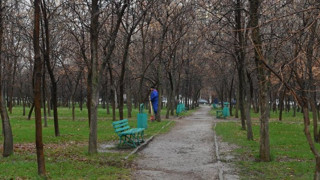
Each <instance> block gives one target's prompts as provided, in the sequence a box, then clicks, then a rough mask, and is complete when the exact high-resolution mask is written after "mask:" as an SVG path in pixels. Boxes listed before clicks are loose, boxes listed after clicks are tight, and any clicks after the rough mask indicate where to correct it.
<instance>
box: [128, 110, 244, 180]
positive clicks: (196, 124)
mask: <svg viewBox="0 0 320 180" xmlns="http://www.w3.org/2000/svg"><path fill="white" fill-rule="evenodd" d="M209 111H210V106H202V107H201V108H200V109H199V110H198V111H196V112H194V113H193V114H192V115H191V116H188V117H184V118H181V119H177V120H175V121H176V125H175V127H173V128H172V129H171V131H170V132H168V133H167V134H164V135H159V136H157V137H155V138H154V139H153V141H152V142H150V143H149V144H148V145H147V147H145V148H144V149H143V150H142V151H140V152H139V156H140V157H139V158H137V161H136V162H135V163H134V164H135V166H134V172H133V179H137V180H149V179H150V180H151V179H152V180H157V179H161V180H162V179H165V180H171V179H172V180H180V179H181V180H182V179H183V180H189V179H190V180H191V179H192V180H194V179H206V180H207V179H218V180H222V179H239V177H238V176H237V175H236V171H235V169H234V167H233V164H232V161H233V159H234V157H233V156H232V155H231V153H230V151H231V150H232V149H233V148H234V147H235V146H234V145H229V144H227V143H225V142H221V140H220V138H218V137H217V136H216V135H215V132H214V131H213V127H214V125H215V123H216V122H218V121H219V120H217V119H216V118H214V117H212V116H210V115H209V114H208V113H209Z"/></svg>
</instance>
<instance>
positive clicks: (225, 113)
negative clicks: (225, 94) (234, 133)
mask: <svg viewBox="0 0 320 180" xmlns="http://www.w3.org/2000/svg"><path fill="white" fill-rule="evenodd" d="M222 114H223V116H224V117H229V116H230V111H229V103H228V102H224V103H223V109H222Z"/></svg>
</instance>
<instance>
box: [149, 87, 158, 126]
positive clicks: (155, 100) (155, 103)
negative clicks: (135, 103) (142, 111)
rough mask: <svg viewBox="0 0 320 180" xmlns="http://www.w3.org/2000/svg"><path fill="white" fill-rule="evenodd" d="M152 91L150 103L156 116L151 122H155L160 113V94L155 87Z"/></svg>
mask: <svg viewBox="0 0 320 180" xmlns="http://www.w3.org/2000/svg"><path fill="white" fill-rule="evenodd" d="M150 90H151V94H150V101H151V103H152V107H153V112H154V116H153V117H151V120H152V121H153V120H155V117H156V115H157V112H158V101H159V94H158V91H157V90H156V89H155V88H154V87H153V86H152V87H151V88H150Z"/></svg>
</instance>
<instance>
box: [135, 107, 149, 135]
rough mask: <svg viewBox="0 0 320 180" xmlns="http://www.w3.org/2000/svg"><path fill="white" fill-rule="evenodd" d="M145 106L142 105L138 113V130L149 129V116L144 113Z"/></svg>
mask: <svg viewBox="0 0 320 180" xmlns="http://www.w3.org/2000/svg"><path fill="white" fill-rule="evenodd" d="M143 110H144V104H140V110H139V113H138V117H137V118H138V120H137V128H145V129H147V127H148V116H147V114H146V113H143Z"/></svg>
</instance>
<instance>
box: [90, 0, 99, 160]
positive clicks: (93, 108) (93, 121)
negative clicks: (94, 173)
mask: <svg viewBox="0 0 320 180" xmlns="http://www.w3.org/2000/svg"><path fill="white" fill-rule="evenodd" d="M98 27H99V6H98V0H92V7H91V26H90V45H91V46H90V47H91V61H90V74H91V76H90V80H89V77H88V81H90V82H91V83H90V84H89V83H88V87H90V89H91V92H90V102H89V105H88V111H90V114H89V120H90V122H89V124H90V134H89V147H88V148H89V149H88V152H89V154H95V153H97V152H98V151H97V124H98V123H97V108H98V102H99V71H98V68H99V61H98V50H99V49H98V40H99V31H98Z"/></svg>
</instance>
